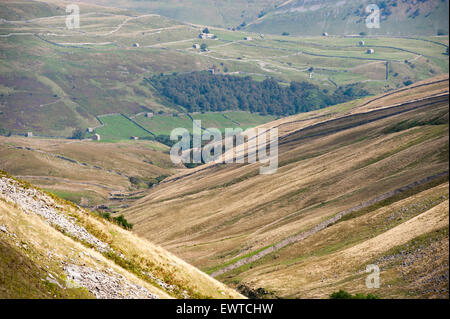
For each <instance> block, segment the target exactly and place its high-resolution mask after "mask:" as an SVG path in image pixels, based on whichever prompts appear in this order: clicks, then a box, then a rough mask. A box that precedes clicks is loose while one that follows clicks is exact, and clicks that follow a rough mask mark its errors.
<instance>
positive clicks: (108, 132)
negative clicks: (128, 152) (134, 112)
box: [95, 115, 152, 142]
mask: <svg viewBox="0 0 450 319" xmlns="http://www.w3.org/2000/svg"><path fill="white" fill-rule="evenodd" d="M100 120H101V121H102V122H103V124H104V126H103V127H100V128H98V129H96V130H95V132H96V133H98V134H100V137H101V141H108V142H111V141H117V140H129V139H130V138H131V137H132V136H137V137H139V138H142V137H150V136H152V135H151V134H150V133H148V132H146V131H145V130H143V129H142V128H140V127H139V126H137V125H136V124H135V123H133V122H132V121H130V120H129V119H127V118H126V117H125V116H123V115H109V116H103V117H101V118H100Z"/></svg>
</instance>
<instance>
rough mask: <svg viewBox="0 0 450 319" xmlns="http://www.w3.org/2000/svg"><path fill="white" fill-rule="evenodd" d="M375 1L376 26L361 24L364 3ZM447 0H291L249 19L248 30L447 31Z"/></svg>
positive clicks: (305, 32) (389, 33)
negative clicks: (263, 14) (264, 13)
mask: <svg viewBox="0 0 450 319" xmlns="http://www.w3.org/2000/svg"><path fill="white" fill-rule="evenodd" d="M372 3H374V4H377V5H378V7H379V8H380V10H381V11H380V14H381V20H380V28H379V29H369V28H367V27H366V25H365V19H366V17H367V16H368V13H366V11H365V8H366V6H367V5H368V4H372ZM448 6H449V2H448V0H444V1H441V0H424V1H400V0H386V1H373V2H368V1H362V0H357V1H331V0H313V1H304V0H293V1H286V2H285V4H284V5H282V6H279V7H278V8H276V9H274V10H272V11H270V12H269V13H268V14H267V15H265V16H264V17H262V18H261V19H258V20H256V21H254V22H253V23H250V24H249V25H248V28H247V29H248V30H251V31H255V32H263V33H272V34H281V33H282V32H289V33H291V34H293V35H321V34H322V33H323V32H327V33H329V34H330V35H343V34H347V35H350V34H359V33H360V32H365V33H367V34H370V35H385V36H418V35H428V36H430V35H438V32H439V34H448V14H447V12H448V8H449V7H448Z"/></svg>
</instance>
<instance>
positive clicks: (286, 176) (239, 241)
mask: <svg viewBox="0 0 450 319" xmlns="http://www.w3.org/2000/svg"><path fill="white" fill-rule="evenodd" d="M448 85H449V84H448V75H447V76H444V77H440V78H436V79H433V80H430V81H425V82H421V83H417V84H416V85H415V86H412V87H410V88H408V89H404V90H399V91H397V92H390V93H389V94H386V95H384V96H380V97H377V98H372V99H365V100H361V101H353V102H350V103H346V104H344V105H338V106H336V107H330V108H327V109H323V110H320V111H315V112H311V113H308V114H301V115H297V116H294V117H290V118H285V119H280V120H278V121H275V122H272V123H270V124H268V125H265V127H270V126H275V127H278V130H279V134H280V139H279V154H280V155H279V169H278V171H277V173H276V174H274V175H270V176H263V175H259V174H258V172H259V165H258V164H245V165H243V164H228V165H215V164H208V165H204V166H200V167H198V168H197V169H195V170H191V171H190V172H188V173H182V174H178V175H175V176H173V177H171V178H169V179H167V180H166V181H164V183H162V184H160V185H159V186H157V187H155V188H154V189H152V190H151V191H150V194H149V195H148V196H147V197H145V198H143V199H141V200H139V201H138V202H137V203H136V204H134V205H133V206H132V207H131V208H129V209H127V210H126V211H125V212H126V214H125V215H126V216H127V218H128V219H130V220H131V221H132V222H134V223H135V225H136V226H135V230H136V232H137V233H138V234H140V235H142V236H145V237H146V238H149V239H151V240H154V241H156V242H157V243H159V244H161V245H163V246H164V247H166V248H168V249H169V250H171V251H173V252H176V253H177V254H178V255H180V256H181V257H182V258H184V259H186V260H188V261H190V262H192V263H194V264H195V265H196V266H198V267H200V268H202V269H205V270H206V271H207V272H209V273H212V274H214V275H216V276H219V277H218V278H220V279H222V280H225V281H227V282H229V283H234V284H238V283H240V284H243V283H245V284H247V283H251V286H252V287H253V288H260V287H261V288H266V289H269V290H271V291H274V292H275V294H276V295H278V296H282V297H286V296H291V297H292V296H296V297H299V296H314V297H324V296H325V295H324V294H326V293H328V292H330V293H331V292H332V291H330V289H337V290H338V288H339V287H344V284H343V283H344V282H343V281H342V280H344V278H345V277H342V276H344V275H343V273H342V274H336V276H337V277H335V279H336V282H335V283H334V285H330V286H329V289H328V288H327V289H324V290H323V291H322V290H321V288H323V287H324V286H323V285H322V283H323V281H320V280H321V278H320V276H322V277H328V276H331V275H330V273H329V271H328V270H323V272H320V275H319V274H318V275H317V276H319V277H317V276H315V277H313V279H311V280H312V283H311V284H312V285H315V287H317V291H316V294H312V293H311V294H308V293H307V292H306V291H307V289H306V288H305V287H303V286H302V283H303V280H304V276H305V275H304V274H303V272H301V271H300V272H297V271H296V270H295V269H294V270H292V271H289V270H286V273H284V274H285V276H284V275H283V276H282V277H280V278H281V279H279V280H278V279H276V277H277V272H276V271H277V269H284V268H283V267H284V265H286V264H290V263H291V262H294V261H298V262H299V263H302V262H303V261H304V260H306V261H308V263H309V262H310V265H311V267H314V260H315V258H317V256H323V258H324V260H325V261H324V262H325V263H326V262H327V261H329V260H331V259H330V258H332V254H333V253H335V252H336V253H337V252H340V253H343V251H344V249H346V248H350V247H354V246H355V245H358V244H363V243H364V242H366V241H368V240H372V239H373V240H375V239H374V238H377V236H379V235H380V236H381V235H382V234H383V233H385V232H387V231H390V230H391V231H390V233H387V234H389V235H383V236H387V237H381V238H382V240H383V241H385V238H388V237H390V236H391V235H390V234H396V233H397V230H398V229H397V228H396V227H397V226H399V225H402V224H403V223H405V222H407V221H408V220H412V219H413V218H415V217H417V216H420V215H421V214H423V213H425V211H427V210H429V209H432V208H433V207H435V206H436V207H437V205H440V204H441V203H443V202H445V201H446V200H447V199H448V191H447V188H446V187H442V186H439V185H443V184H445V183H446V181H447V180H448ZM427 190H430V191H429V192H428V193H423V194H427V195H426V197H423V196H425V195H423V194H422V195H421V196H419V197H420V198H421V200H425V201H426V202H427V203H426V204H423V203H422V202H420V201H419V202H415V199H414V198H415V197H414V195H416V194H420V193H422V192H425V191H427ZM409 198H410V200H411V201H413V202H412V203H411V202H408V203H409V204H410V205H412V206H414V207H415V206H419V207H420V208H418V209H413V210H412V209H411V208H410V207H406V208H405V209H406V211H407V212H409V213H407V214H405V216H402V217H399V219H396V217H395V215H396V214H397V210H398V209H399V208H389V207H391V206H390V205H393V204H394V203H397V202H399V201H401V200H403V199H405V200H406V199H409ZM405 205H406V204H405ZM394 207H396V206H394ZM377 209H389V212H390V214H391V215H392V214H393V215H394V217H392V216H385V217H386V218H384V219H383V218H380V219H378V220H375V221H373V223H372V220H370V223H369V224H368V225H366V224H364V222H362V224H358V225H356V226H355V227H354V228H352V231H351V232H344V233H342V232H339V231H338V232H337V234H338V235H339V236H340V237H338V238H337V239H335V240H333V239H332V238H328V237H325V238H324V239H323V245H321V247H315V248H314V250H313V251H309V252H308V253H306V252H304V251H301V250H298V249H296V247H298V246H296V245H301V247H305V249H307V248H308V247H309V248H310V247H311V243H314V241H310V240H311V239H309V238H316V237H317V236H321V235H322V234H324V232H325V233H326V232H328V231H330V230H332V229H340V228H339V227H341V226H339V225H344V224H342V223H343V222H344V221H345V220H346V219H348V218H350V217H351V218H352V219H353V218H354V217H359V216H361V219H359V220H358V221H364V220H365V219H366V218H369V216H370V214H371V213H373V212H375V211H376V210H377ZM402 209H403V207H402ZM438 211H439V214H442V213H443V212H444V215H445V209H444V210H442V209H440V210H438ZM447 213H448V212H447ZM373 214H377V213H373ZM352 216H353V217H352ZM439 216H441V217H442V215H439ZM418 218H419V217H418ZM420 218H421V217H420ZM439 218H440V217H439ZM439 218H438V220H439V222H437V223H436V224H435V223H432V224H430V227H424V228H423V229H421V230H420V231H419V232H412V233H411V234H412V235H411V236H410V237H402V240H401V241H398V242H393V243H392V245H386V246H383V247H384V248H383V249H382V251H381V250H380V251H377V252H376V253H374V254H373V255H370V256H365V258H361V259H360V260H359V259H358V258H356V260H357V262H356V263H355V264H354V266H355V267H356V268H347V269H345V271H346V272H348V273H350V274H351V275H349V276H350V277H351V278H353V277H352V276H353V275H356V274H359V275H358V276H359V277H358V278H359V279H358V280H362V279H361V278H362V276H363V273H361V269H362V267H363V266H364V265H365V263H366V260H367V259H370V258H381V257H382V255H383V254H385V253H387V252H388V250H389V249H391V248H395V247H397V248H398V247H400V246H401V245H403V244H405V243H407V242H408V241H410V240H416V239H417V238H418V236H419V237H420V236H422V235H424V236H428V235H427V234H431V233H432V232H434V231H435V230H439V229H441V230H442V229H444V230H445V228H446V227H448V221H447V223H446V222H445V218H444V219H442V218H441V219H439ZM386 219H387V220H386ZM180 220H183V223H180V222H179V221H180ZM355 220H357V219H354V221H355ZM347 225H348V224H347ZM405 225H406V224H405ZM408 225H409V224H408ZM411 225H415V226H411V227H413V228H414V227H416V226H417V223H412V224H411ZM337 226H339V227H338V228H334V227H337ZM402 227H406V226H402ZM408 227H409V226H408ZM399 229H402V228H399ZM430 236H431V235H430ZM433 238H434V237H433ZM439 238H440V239H439V240H444V242H445V241H447V242H448V234H447V233H445V232H444V234H443V235H442V236H441V237H439ZM297 243H298V244H297ZM306 243H310V244H309V245H310V246H308V244H306ZM368 243H370V241H369V242H368ZM355 247H356V246H355ZM427 247H428V246H427ZM316 248H317V249H316ZM430 249H431V248H430ZM266 252H267V253H266ZM444 253H445V251H441V252H440V253H439V254H438V255H439V256H440V257H439V258H443V259H442V260H445V254H444ZM447 256H448V255H447ZM369 257H370V258H369ZM358 260H359V261H358ZM306 261H305V262H306ZM422 266H423V268H424V269H425V270H424V271H426V269H428V270H429V271H431V270H432V269H431V268H427V266H426V264H425V265H422ZM422 266H421V267H422ZM280 267H281V268H280ZM429 267H432V266H429ZM446 267H447V268H446V269H448V262H447V266H446ZM444 268H445V267H444ZM397 270H398V269H396V270H392V271H393V272H395V271H397ZM444 270H445V269H444ZM266 271H267V276H266ZM355 271H356V273H355ZM271 273H273V276H270V278H271V279H267V280H266V279H265V278H269V275H268V274H271ZM333 276H335V275H333ZM395 276H396V277H395V278H397V279H398V274H396V275H395ZM350 277H349V278H350ZM413 278H415V277H414V276H413ZM338 279H339V280H338ZM410 279H411V278H410ZM445 280H447V282H448V277H446V279H445V278H444V281H445ZM341 281H342V282H341ZM393 281H395V280H393ZM355 283H356V282H353V284H355ZM363 284H364V281H361V282H359V286H357V287H356V286H354V285H349V287H350V288H351V289H352V290H355V289H360V290H366V289H365V288H363V287H362V286H361V285H363ZM385 284H386V286H384V288H386V289H385V290H380V291H379V293H380V294H381V295H382V296H385V297H389V296H390V297H395V296H397V297H398V296H400V295H402V296H408V294H407V292H408V291H409V290H408V289H409V288H408V286H407V285H406V283H405V282H402V281H401V280H400V279H399V282H397V283H396V284H395V286H394V285H392V284H391V283H387V282H385ZM388 285H389V286H390V287H394V288H392V289H390V288H389V289H388V288H387V286H388ZM287 287H289V289H287ZM284 288H286V289H284ZM436 289H437V288H436ZM439 289H441V288H439ZM442 289H443V288H442ZM319 291H322V293H319ZM439 294H440V293H439ZM439 294H437V295H436V296H438V295H439ZM443 294H444V295H445V294H447V295H448V289H447V290H446V292H445V291H444V292H443ZM419 295H421V296H425V295H426V294H425V292H421V293H420V294H419ZM439 296H440V295H439Z"/></svg>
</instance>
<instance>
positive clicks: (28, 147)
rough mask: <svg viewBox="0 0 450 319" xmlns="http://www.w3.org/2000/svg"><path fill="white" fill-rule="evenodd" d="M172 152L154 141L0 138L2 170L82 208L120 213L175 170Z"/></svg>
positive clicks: (0, 163)
mask: <svg viewBox="0 0 450 319" xmlns="http://www.w3.org/2000/svg"><path fill="white" fill-rule="evenodd" d="M168 151H169V148H168V147H167V146H165V145H162V144H159V143H157V142H152V141H123V142H117V143H108V142H100V143H97V142H91V141H76V140H62V139H36V138H33V139H26V138H21V137H8V138H6V137H0V168H1V169H3V170H7V171H8V172H10V173H11V174H14V175H16V176H17V175H20V176H21V178H23V179H25V180H27V181H30V182H32V183H33V184H35V185H38V186H39V187H42V188H44V189H46V190H49V191H51V192H52V193H55V194H57V195H58V196H61V197H63V198H64V199H68V200H71V201H72V202H75V203H77V204H81V205H82V206H85V207H91V208H95V207H96V206H98V205H106V206H108V207H109V208H110V210H111V211H117V210H120V208H119V207H123V206H126V205H128V204H129V202H131V201H133V200H135V199H136V198H139V196H140V195H139V193H140V192H142V191H143V190H145V189H148V188H149V183H150V182H152V181H154V179H156V178H160V177H161V176H168V175H171V174H173V173H174V172H176V169H177V168H178V167H176V166H174V165H173V164H172V162H171V160H170V157H169V154H168ZM136 193H138V194H136ZM117 194H122V196H121V197H120V198H117V196H116V195H117Z"/></svg>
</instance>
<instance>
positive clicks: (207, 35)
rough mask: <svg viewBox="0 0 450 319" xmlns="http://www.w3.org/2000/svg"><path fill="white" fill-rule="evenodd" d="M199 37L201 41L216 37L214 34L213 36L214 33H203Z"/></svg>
mask: <svg viewBox="0 0 450 319" xmlns="http://www.w3.org/2000/svg"><path fill="white" fill-rule="evenodd" d="M198 37H199V38H200V39H212V38H213V37H214V34H212V33H201V34H200V35H199V36H198Z"/></svg>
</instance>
